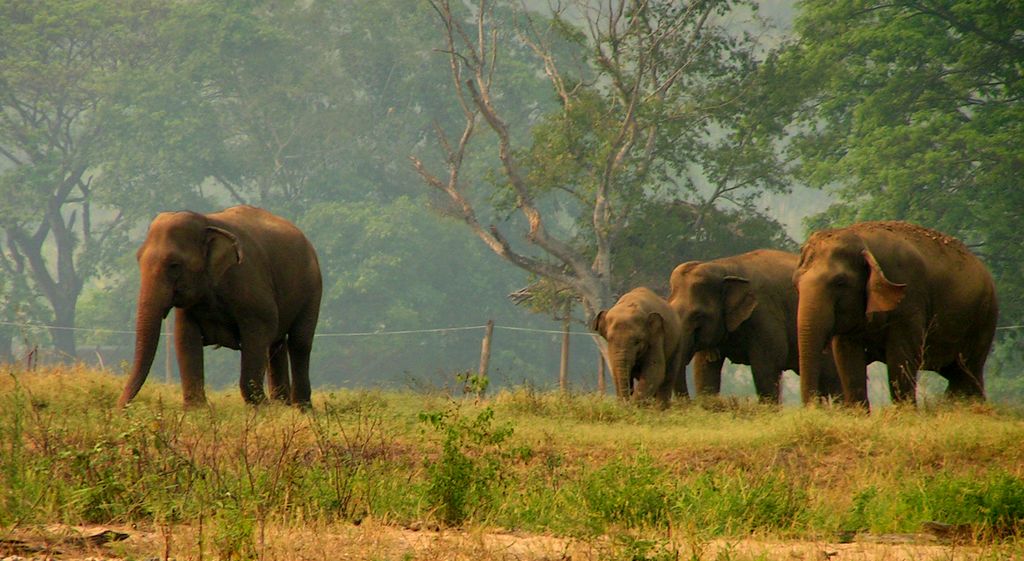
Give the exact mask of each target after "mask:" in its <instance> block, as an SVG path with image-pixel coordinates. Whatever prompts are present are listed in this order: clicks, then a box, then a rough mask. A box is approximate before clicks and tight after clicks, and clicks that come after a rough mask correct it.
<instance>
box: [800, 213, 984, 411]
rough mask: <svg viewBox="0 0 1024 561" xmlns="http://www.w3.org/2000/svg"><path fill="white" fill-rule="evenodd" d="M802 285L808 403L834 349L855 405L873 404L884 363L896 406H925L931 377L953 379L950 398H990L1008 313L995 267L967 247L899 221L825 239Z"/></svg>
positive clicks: (815, 246) (806, 265) (812, 246)
mask: <svg viewBox="0 0 1024 561" xmlns="http://www.w3.org/2000/svg"><path fill="white" fill-rule="evenodd" d="M793 283H794V285H795V286H796V288H797V291H798V292H799V295H800V296H799V298H800V300H799V307H798V311H797V330H798V340H799V346H800V371H801V372H802V373H803V376H802V377H801V380H800V393H801V398H802V399H803V402H804V403H808V402H811V401H813V400H814V398H815V394H814V390H815V386H814V381H815V379H816V376H817V374H818V373H819V372H820V371H821V362H822V361H821V353H820V352H819V351H820V350H821V349H822V348H824V347H825V346H826V345H829V344H830V343H831V346H832V352H833V354H834V356H835V360H836V366H837V367H838V369H839V378H840V380H841V381H842V385H843V393H844V395H845V398H846V402H847V403H848V404H856V405H860V406H863V407H867V406H868V395H867V371H866V366H867V364H869V363H871V362H874V361H883V362H885V364H886V366H887V368H888V371H889V390H890V393H891V395H892V399H893V401H894V402H897V403H899V402H911V403H912V402H913V401H914V400H915V397H916V393H917V391H916V390H917V372H918V370H921V369H924V370H932V371H935V372H938V373H939V374H940V375H941V376H943V377H944V378H946V379H947V380H948V381H949V385H948V386H947V388H946V394H947V395H948V396H951V397H964V398H980V399H984V395H985V382H984V375H983V371H984V366H985V359H986V358H987V357H988V352H989V349H990V347H991V346H992V339H993V336H994V334H995V328H996V319H997V316H998V313H999V307H998V304H997V302H996V293H995V285H994V284H993V281H992V276H991V275H990V274H989V272H988V269H986V268H985V265H984V264H982V262H981V261H980V260H979V259H978V258H977V257H975V256H974V255H973V254H972V253H971V252H970V251H969V250H968V249H967V247H966V246H965V245H964V244H963V243H961V242H960V241H959V240H956V239H954V238H952V237H950V236H947V235H945V234H943V233H941V232H937V231H935V230H931V229H928V228H924V227H922V226H918V225H915V224H911V223H908V222H899V221H877V222H861V223H858V224H854V225H852V226H848V227H846V228H837V229H831V230H822V231H818V232H815V233H813V234H812V235H811V236H810V237H809V238H808V239H807V241H806V242H805V243H804V245H803V248H802V249H801V252H800V263H799V265H798V266H797V269H796V272H794V273H793Z"/></svg>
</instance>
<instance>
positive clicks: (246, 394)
mask: <svg viewBox="0 0 1024 561" xmlns="http://www.w3.org/2000/svg"><path fill="white" fill-rule="evenodd" d="M137 257H138V261H139V270H140V272H141V275H142V284H141V287H140V289H139V303H138V317H137V319H136V339H135V361H134V364H133V365H132V371H131V375H130V376H129V378H128V383H127V384H126V385H125V388H124V392H123V393H122V394H121V398H120V400H118V405H119V406H122V407H123V406H124V405H125V404H127V403H128V402H129V401H131V400H132V398H134V397H135V395H136V394H137V393H138V392H139V389H140V388H142V384H143V383H144V382H145V381H146V376H147V375H148V374H149V369H150V366H152V364H153V355H154V354H155V353H156V346H157V341H158V340H159V338H160V323H161V320H162V319H163V318H164V317H165V316H166V315H167V313H168V312H169V311H170V309H171V308H172V307H173V308H176V310H175V321H174V342H175V345H176V349H175V350H176V352H177V356H178V368H179V370H180V372H181V390H182V393H183V395H184V400H185V405H186V406H195V405H201V404H204V403H205V402H206V392H205V390H204V388H203V346H204V345H219V346H224V347H228V348H231V349H236V350H241V355H242V365H241V380H240V385H241V389H242V397H243V398H244V399H245V401H246V402H248V403H260V402H262V401H263V400H264V399H265V394H264V393H263V375H264V373H265V372H267V373H268V378H269V382H270V395H271V397H273V398H275V399H279V400H282V401H288V402H290V403H293V404H297V405H302V406H307V405H308V404H309V401H310V386H309V353H310V350H311V349H312V346H313V332H314V330H315V328H316V322H317V316H318V315H319V313H320V293H321V278H320V265H319V263H318V262H317V257H316V252H315V251H313V246H312V245H310V243H309V241H308V240H307V239H306V237H305V236H304V235H303V234H302V232H301V231H299V229H298V228H296V227H295V226H294V225H293V224H292V223H290V222H288V221H287V220H284V219H283V218H280V217H278V216H275V215H273V214H271V213H269V212H267V211H265V210H261V209H258V208H254V207H251V206H236V207H232V208H229V209H226V210H224V211H221V212H216V213H212V214H197V213H194V212H165V213H161V214H160V215H158V216H157V217H156V218H155V219H154V220H153V223H152V224H150V226H149V232H148V234H147V235H146V240H145V241H144V242H142V247H140V248H139V252H138V255H137ZM289 360H290V361H291V381H290V383H289V379H288V363H289ZM268 365H269V372H268Z"/></svg>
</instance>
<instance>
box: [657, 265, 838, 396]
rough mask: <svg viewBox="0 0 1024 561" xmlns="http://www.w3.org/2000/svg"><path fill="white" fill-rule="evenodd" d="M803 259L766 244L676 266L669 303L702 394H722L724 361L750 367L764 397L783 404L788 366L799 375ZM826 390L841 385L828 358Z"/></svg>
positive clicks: (682, 349)
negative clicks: (796, 279)
mask: <svg viewBox="0 0 1024 561" xmlns="http://www.w3.org/2000/svg"><path fill="white" fill-rule="evenodd" d="M798 259H799V256H797V255H796V254H793V253H786V252H784V251H775V250H768V249H760V250H757V251H751V252H749V253H744V254H742V255H735V256H732V257H725V258H722V259H716V260H714V261H708V262H700V261H690V262H688V263H683V264H681V265H679V266H678V267H676V268H675V270H673V271H672V276H671V277H670V279H669V285H670V286H671V295H670V296H669V299H668V304H669V306H670V307H671V308H672V309H673V310H675V311H676V313H677V314H678V315H679V318H680V321H681V323H682V335H681V337H680V353H681V356H682V362H683V364H686V363H688V362H690V360H691V359H693V377H694V383H695V385H696V386H697V389H696V391H697V393H699V394H717V393H718V392H719V391H720V390H721V385H722V364H723V362H724V361H725V359H727V358H728V359H729V360H730V361H732V362H733V363H735V364H748V365H750V370H751V373H752V374H753V377H754V387H755V388H756V390H757V395H758V397H759V398H760V399H761V400H762V401H770V402H776V403H777V402H779V400H780V398H781V394H780V384H779V382H780V380H781V377H782V371H783V370H793V371H795V372H797V373H798V374H799V373H800V369H799V360H798V358H799V355H798V353H797V339H796V308H797V293H796V289H794V288H793V271H795V270H796V264H797V261H798ZM822 367H823V370H824V371H823V373H822V376H821V378H820V382H821V385H822V387H821V391H822V393H824V394H826V395H835V396H837V397H838V396H839V395H840V394H841V392H842V389H841V387H840V384H839V377H838V375H837V374H836V372H835V367H834V363H833V362H832V360H831V357H827V356H826V357H824V359H823V360H822Z"/></svg>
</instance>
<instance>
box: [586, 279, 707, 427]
mask: <svg viewBox="0 0 1024 561" xmlns="http://www.w3.org/2000/svg"><path fill="white" fill-rule="evenodd" d="M591 329H593V330H594V331H596V332H597V333H599V334H600V335H601V337H603V338H604V339H605V340H606V341H608V360H609V363H610V365H611V370H612V379H613V380H614V381H615V390H616V394H617V395H618V396H619V397H620V398H622V399H627V398H630V397H631V396H632V399H633V400H634V401H647V400H650V399H651V398H655V399H656V400H657V402H658V404H659V405H660V406H661V407H662V408H664V407H666V406H667V405H668V401H669V398H670V397H671V395H672V392H673V390H675V393H676V395H677V396H679V397H686V398H687V399H688V398H689V394H688V393H687V388H686V376H685V371H684V370H683V369H684V368H685V366H686V365H685V364H683V363H681V362H680V355H679V330H680V324H679V316H678V315H676V313H675V312H674V311H673V310H672V308H670V307H669V306H668V302H666V301H665V299H664V298H662V297H660V296H658V295H657V294H655V293H654V292H653V291H652V290H650V289H648V288H645V287H639V288H634V289H633V290H631V291H629V292H627V293H626V294H624V295H623V296H622V297H621V298H619V300H618V301H617V302H616V303H615V305H614V306H612V307H611V308H609V309H608V310H601V311H600V312H598V314H597V316H596V317H595V318H594V320H593V322H592V323H591Z"/></svg>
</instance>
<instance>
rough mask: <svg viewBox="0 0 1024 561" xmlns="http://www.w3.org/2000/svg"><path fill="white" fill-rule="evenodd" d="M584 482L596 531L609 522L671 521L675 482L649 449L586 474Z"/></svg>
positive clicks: (636, 524)
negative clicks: (651, 454) (672, 494)
mask: <svg viewBox="0 0 1024 561" xmlns="http://www.w3.org/2000/svg"><path fill="white" fill-rule="evenodd" d="M581 486H582V491H581V495H582V497H583V499H584V501H585V502H586V505H587V508H588V509H589V512H590V515H591V516H590V523H591V525H592V529H593V530H594V531H597V532H601V531H604V530H605V528H606V527H607V526H608V525H609V524H619V525H622V526H624V527H627V528H636V527H648V526H653V527H663V526H666V525H667V524H668V520H669V497H670V496H671V493H672V492H673V491H674V489H675V485H674V483H673V482H672V480H671V479H670V478H669V476H668V474H667V473H666V471H665V470H664V469H663V468H661V467H659V466H658V465H656V464H655V462H654V459H653V458H651V456H650V455H649V454H647V453H645V452H641V453H640V454H638V455H637V456H636V457H635V458H630V459H627V458H621V457H620V458H615V459H613V460H611V461H610V462H608V463H607V464H605V465H603V466H601V467H599V468H597V469H596V470H594V471H593V472H592V473H591V474H589V475H586V476H584V479H583V481H582V483H581Z"/></svg>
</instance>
